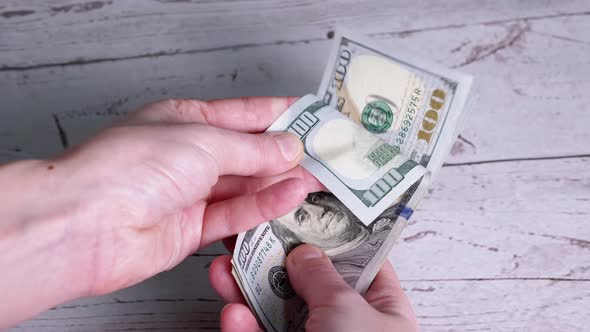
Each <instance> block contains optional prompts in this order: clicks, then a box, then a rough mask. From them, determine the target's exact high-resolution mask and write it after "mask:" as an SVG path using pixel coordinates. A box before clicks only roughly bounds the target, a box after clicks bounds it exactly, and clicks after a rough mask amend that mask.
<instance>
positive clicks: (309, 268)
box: [287, 244, 361, 310]
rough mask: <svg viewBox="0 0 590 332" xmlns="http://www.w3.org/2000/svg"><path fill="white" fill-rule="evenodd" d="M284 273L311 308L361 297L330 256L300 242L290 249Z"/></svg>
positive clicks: (329, 305) (341, 303)
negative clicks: (341, 274) (340, 272)
mask: <svg viewBox="0 0 590 332" xmlns="http://www.w3.org/2000/svg"><path fill="white" fill-rule="evenodd" d="M287 272H288V274H289V280H290V282H291V285H292V286H293V289H294V290H295V292H296V293H297V294H298V295H299V296H300V297H302V298H303V300H305V302H306V303H307V304H308V305H309V309H310V310H313V309H314V308H318V307H333V306H338V305H343V304H346V303H348V304H350V303H351V302H355V301H358V300H359V299H361V298H360V295H359V294H358V293H356V292H355V291H354V290H353V289H352V288H351V287H350V286H349V285H348V284H347V283H346V282H345V281H344V280H343V279H342V277H341V276H340V274H338V272H337V271H336V269H335V268H334V265H333V264H332V262H331V261H330V258H329V257H328V256H327V255H326V254H325V253H324V252H323V251H321V250H320V249H319V248H317V247H314V246H312V245H308V244H302V245H300V246H298V247H297V248H295V249H294V250H293V251H291V253H290V254H289V256H288V257H287Z"/></svg>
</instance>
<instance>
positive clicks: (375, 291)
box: [365, 260, 415, 320]
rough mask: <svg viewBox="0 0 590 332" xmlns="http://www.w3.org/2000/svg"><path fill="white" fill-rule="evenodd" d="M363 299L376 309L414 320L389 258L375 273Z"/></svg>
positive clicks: (408, 302)
mask: <svg viewBox="0 0 590 332" xmlns="http://www.w3.org/2000/svg"><path fill="white" fill-rule="evenodd" d="M365 299H366V300H367V302H368V303H370V304H371V305H372V306H373V307H374V308H375V309H377V310H378V311H381V312H383V313H387V314H395V315H402V316H403V317H405V318H407V319H408V320H415V316H414V311H413V310H412V305H411V303H410V300H409V299H408V297H407V296H406V293H405V292H404V290H403V289H402V287H401V285H400V282H399V279H398V277H397V275H396V274H395V271H394V270H393V266H392V265H391V263H390V262H389V260H386V261H385V263H384V264H383V267H381V270H380V271H379V273H377V276H376V277H375V279H374V280H373V283H372V284H371V286H370V287H369V289H368V290H367V293H366V294H365Z"/></svg>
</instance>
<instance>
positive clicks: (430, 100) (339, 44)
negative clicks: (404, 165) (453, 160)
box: [317, 29, 473, 179]
mask: <svg viewBox="0 0 590 332" xmlns="http://www.w3.org/2000/svg"><path fill="white" fill-rule="evenodd" d="M334 41H335V42H334V47H333V49H332V52H331V54H330V58H329V60H328V65H327V66H326V69H325V72H324V75H323V77H322V83H321V84H320V87H319V89H318V92H317V95H318V96H320V97H321V98H323V100H324V102H326V103H327V104H329V105H332V106H333V107H335V108H337V109H338V110H339V111H340V112H342V114H344V115H346V116H347V117H348V118H349V119H351V120H353V121H355V122H357V123H359V124H361V125H362V126H363V127H364V128H365V129H367V130H368V131H370V132H371V133H373V134H375V135H377V136H378V137H380V138H381V139H383V140H384V141H386V142H387V143H389V144H391V145H392V146H393V148H394V149H395V150H396V151H399V152H400V153H402V154H403V155H406V156H408V157H410V158H411V159H412V160H414V161H416V162H418V163H419V164H421V165H423V166H424V167H426V168H427V169H428V170H430V172H431V173H432V174H431V175H432V176H431V179H433V178H434V177H435V175H436V174H437V172H438V170H439V169H440V168H441V166H442V164H443V162H444V159H445V158H446V157H447V155H448V153H449V151H450V149H451V147H452V146H453V143H454V142H455V140H456V138H457V135H458V134H459V130H460V125H461V124H462V123H463V121H464V118H465V116H466V115H467V113H468V112H467V111H468V109H469V107H468V106H469V104H470V102H471V98H472V94H471V87H472V84H473V78H472V77H471V76H470V75H467V74H464V73H461V72H458V71H456V70H451V69H448V68H445V67H444V66H442V65H439V64H436V63H430V62H427V61H425V60H422V59H419V58H417V57H416V56H412V55H407V54H405V53H404V52H403V50H385V49H384V48H383V47H380V46H379V45H376V43H375V42H374V41H372V40H369V39H368V38H365V37H363V36H357V35H355V34H354V33H353V32H350V31H346V30H343V29H341V30H340V31H338V32H337V33H336V35H335V37H334Z"/></svg>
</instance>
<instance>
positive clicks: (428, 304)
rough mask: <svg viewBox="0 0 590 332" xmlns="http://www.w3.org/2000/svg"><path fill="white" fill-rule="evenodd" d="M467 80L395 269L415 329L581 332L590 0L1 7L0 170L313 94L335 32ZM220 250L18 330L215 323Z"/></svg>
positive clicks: (588, 272) (587, 282) (586, 301)
mask: <svg viewBox="0 0 590 332" xmlns="http://www.w3.org/2000/svg"><path fill="white" fill-rule="evenodd" d="M337 24H342V25H344V26H348V27H354V28H355V30H358V31H359V32H362V33H366V34H369V35H371V36H372V37H373V38H375V39H378V41H379V42H380V43H383V44H384V45H387V46H388V47H390V48H391V49H393V50H396V49H403V50H404V51H406V52H410V53H414V54H416V55H417V56H421V57H424V58H429V59H433V60H435V61H437V62H440V63H443V64H445V65H447V66H450V67H456V68H461V69H462V70H464V71H466V72H469V73H472V74H474V75H475V77H476V82H477V85H478V90H479V92H480V99H479V101H478V103H477V106H476V108H475V110H474V112H473V113H472V114H471V116H470V118H469V119H468V121H467V123H466V127H465V129H464V131H463V132H462V135H461V137H460V139H459V140H458V141H457V143H456V144H455V147H454V148H453V150H452V151H451V156H450V157H449V159H448V160H447V161H448V164H447V166H446V167H444V168H443V170H442V171H441V172H440V174H439V177H438V179H437V180H436V182H435V183H434V185H433V187H432V188H431V190H430V192H429V194H428V196H427V197H426V198H425V199H424V201H423V202H422V203H421V205H420V209H419V210H418V211H416V213H415V215H414V217H413V220H412V223H411V224H410V225H409V226H408V228H407V229H406V230H405V231H404V233H403V235H402V238H401V239H400V241H399V242H400V243H399V244H398V245H397V246H396V247H395V248H394V250H393V252H392V253H391V255H390V259H391V260H392V261H393V262H394V265H395V266H396V269H397V272H398V274H399V275H400V278H401V279H402V284H403V287H404V288H405V289H406V291H407V292H408V294H409V296H410V298H411V299H412V302H413V303H414V305H415V309H416V312H417V315H418V319H419V321H420V324H421V327H422V330H423V331H433V332H434V331H436V332H439V331H522V330H534V331H542V332H544V331H568V332H569V331H585V330H586V329H587V325H588V324H587V322H586V321H587V317H588V316H590V309H588V308H590V291H589V290H590V253H589V251H590V229H589V228H588V220H590V147H589V145H588V142H590V131H589V130H588V125H589V124H590V113H589V112H588V105H590V97H589V94H588V91H590V79H589V77H590V57H589V56H588V54H590V37H589V36H588V34H587V31H590V2H588V1H585V0H569V1H559V0H545V1H533V0H522V1H511V0H499V1H492V0H481V1H468V0H449V1H445V2H436V4H434V3H433V2H431V1H425V0H424V1H423V0H420V1H383V0H371V1H362V2H359V1H352V0H330V1H288V0H280V1H254V0H249V1H246V0H240V1H229V0H226V1H190V0H189V1H174V0H170V1H166V0H153V1H152V0H149V1H135V0H134V1H131V0H112V1H106V0H98V1H92V0H88V1H83V0H74V1H71V0H70V1H66V0H49V1H41V0H26V1H22V0H20V1H18V0H5V1H2V2H0V96H1V97H2V98H0V163H1V162H5V161H9V160H14V159H21V158H39V157H47V156H51V155H54V154H56V153H59V152H60V151H61V150H63V149H64V148H65V147H67V146H72V145H75V144H78V143H79V142H80V141H82V140H83V139H84V138H86V137H88V136H90V135H92V133H94V132H96V131H97V130H99V129H100V128H102V127H104V126H106V125H107V124H109V123H110V122H112V121H114V120H116V119H118V118H119V117H120V116H122V115H124V114H125V113H127V112H130V111H132V110H134V109H136V108H137V107H139V106H141V105H142V104H145V103H147V102H151V101H154V100H158V99H162V98H172V97H186V98H201V99H213V98H225V97H237V96H243V95H302V94H305V93H308V92H313V91H315V89H316V87H317V85H318V83H319V79H320V75H321V73H322V71H323V67H324V65H325V61H326V57H327V54H328V51H329V47H330V41H329V40H328V38H327V35H328V32H329V31H331V30H332V29H333V28H334V26H335V25H337ZM224 252H225V250H224V249H223V248H221V246H220V245H219V244H216V245H213V246H210V247H208V248H205V249H203V250H201V251H200V252H199V253H197V254H195V255H193V256H191V257H189V258H187V259H186V260H185V261H184V262H183V263H182V264H181V265H179V266H178V267H176V268H175V269H173V270H172V271H169V272H165V273H162V274H160V275H158V276H156V277H154V278H151V279H149V280H147V281H145V282H143V283H141V284H139V285H136V286H134V287H131V288H129V289H126V290H122V291H119V292H117V293H115V294H111V295H108V296H102V297H97V298H90V299H83V300H79V301H74V302H72V303H66V304H63V305H60V306H58V307H57V308H54V309H52V310H49V311H48V312H46V313H43V314H41V315H39V316H38V317H35V318H34V319H32V320H29V321H27V322H24V323H23V324H21V325H19V326H17V327H15V328H14V329H13V330H14V331H153V330H163V331H174V330H209V329H213V330H216V329H218V327H219V323H218V317H219V310H220V309H221V308H222V306H223V303H221V302H220V300H219V299H218V298H217V296H216V295H215V294H214V292H213V291H212V290H211V288H210V287H209V283H208V280H207V267H208V265H209V264H210V262H211V260H212V259H213V258H214V257H216V256H218V255H220V254H223V253H224Z"/></svg>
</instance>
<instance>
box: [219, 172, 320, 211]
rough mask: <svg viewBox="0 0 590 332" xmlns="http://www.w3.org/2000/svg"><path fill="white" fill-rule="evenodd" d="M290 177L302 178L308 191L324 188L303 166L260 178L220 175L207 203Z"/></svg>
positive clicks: (249, 191) (257, 189) (253, 190)
mask: <svg viewBox="0 0 590 332" xmlns="http://www.w3.org/2000/svg"><path fill="white" fill-rule="evenodd" d="M290 178H297V179H302V180H303V181H304V182H305V188H306V190H307V191H308V192H316V191H324V190H326V187H325V186H324V185H323V184H322V183H321V182H320V181H319V180H318V179H316V178H315V177H314V176H313V175H311V173H309V172H308V171H307V170H306V169H305V168H303V167H301V166H296V167H295V168H293V169H291V170H289V171H287V172H284V173H281V174H279V175H273V176H267V177H261V178H255V177H244V176H236V175H225V176H222V177H220V178H219V180H218V181H217V183H216V184H215V186H214V187H213V188H212V190H211V195H210V196H209V200H208V201H209V203H215V202H218V201H222V200H224V199H228V198H232V197H235V196H239V195H246V194H252V193H255V192H258V191H260V190H262V189H264V188H267V187H269V186H271V185H273V184H275V183H278V182H281V181H283V180H286V179H290Z"/></svg>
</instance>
